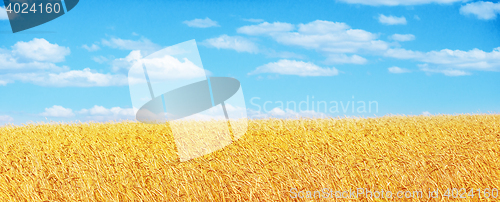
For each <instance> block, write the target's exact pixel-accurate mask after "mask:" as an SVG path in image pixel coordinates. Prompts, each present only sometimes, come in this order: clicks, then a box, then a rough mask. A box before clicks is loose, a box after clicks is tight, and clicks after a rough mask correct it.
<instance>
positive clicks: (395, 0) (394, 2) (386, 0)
mask: <svg viewBox="0 0 500 202" xmlns="http://www.w3.org/2000/svg"><path fill="white" fill-rule="evenodd" d="M339 1H343V2H346V3H350V4H363V5H370V6H399V5H402V6H409V5H422V4H431V3H437V4H451V3H455V2H467V1H468V0H339Z"/></svg>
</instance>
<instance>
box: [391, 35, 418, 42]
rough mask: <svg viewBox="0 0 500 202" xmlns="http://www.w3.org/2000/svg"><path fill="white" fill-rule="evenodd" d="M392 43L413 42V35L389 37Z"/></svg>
mask: <svg viewBox="0 0 500 202" xmlns="http://www.w3.org/2000/svg"><path fill="white" fill-rule="evenodd" d="M389 39H392V40H394V41H413V40H415V35H413V34H393V35H392V36H390V37H389Z"/></svg>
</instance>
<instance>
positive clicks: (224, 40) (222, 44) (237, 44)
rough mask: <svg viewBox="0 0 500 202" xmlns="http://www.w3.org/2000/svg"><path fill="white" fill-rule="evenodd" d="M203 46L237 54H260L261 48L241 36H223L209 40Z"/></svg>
mask: <svg viewBox="0 0 500 202" xmlns="http://www.w3.org/2000/svg"><path fill="white" fill-rule="evenodd" d="M203 44H205V45H206V46H209V47H214V48H217V49H232V50H235V51H237V52H248V53H257V52H259V48H258V47H257V45H255V43H253V42H252V41H250V40H248V39H246V38H243V37H239V36H228V35H221V36H219V37H216V38H211V39H207V40H205V41H204V42H203Z"/></svg>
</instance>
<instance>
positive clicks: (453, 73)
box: [418, 64, 471, 76]
mask: <svg viewBox="0 0 500 202" xmlns="http://www.w3.org/2000/svg"><path fill="white" fill-rule="evenodd" d="M418 66H419V67H420V70H422V71H423V72H425V73H427V74H433V73H437V74H444V75H445V76H467V75H471V73H469V72H466V71H463V70H458V69H453V68H439V67H436V68H430V67H429V65H428V64H420V65H418Z"/></svg>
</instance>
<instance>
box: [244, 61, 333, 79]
mask: <svg viewBox="0 0 500 202" xmlns="http://www.w3.org/2000/svg"><path fill="white" fill-rule="evenodd" d="M263 73H275V74H283V75H297V76H335V75H338V70H337V69H335V68H333V67H332V68H321V67H318V66H316V65H315V64H313V63H310V62H303V61H295V60H286V59H283V60H279V61H278V62H271V63H268V64H265V65H263V66H260V67H257V69H255V70H254V71H252V72H250V73H249V74H250V75H252V74H263Z"/></svg>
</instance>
